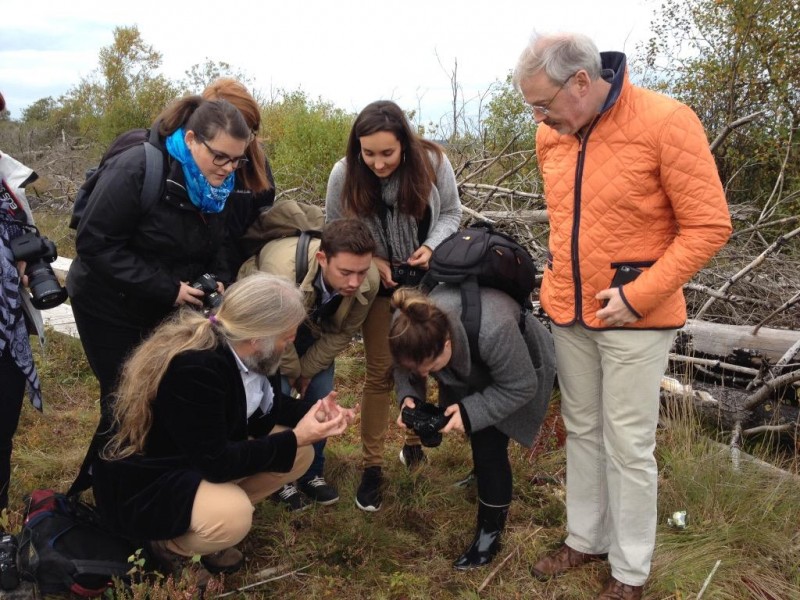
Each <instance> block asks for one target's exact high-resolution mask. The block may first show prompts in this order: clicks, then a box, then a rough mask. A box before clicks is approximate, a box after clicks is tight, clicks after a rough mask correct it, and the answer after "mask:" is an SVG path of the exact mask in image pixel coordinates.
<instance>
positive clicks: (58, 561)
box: [17, 490, 137, 597]
mask: <svg viewBox="0 0 800 600" xmlns="http://www.w3.org/2000/svg"><path fill="white" fill-rule="evenodd" d="M136 549H137V546H136V545H135V544H134V543H132V542H130V541H129V540H127V539H125V538H122V537H119V536H117V535H116V534H114V533H112V532H111V531H109V530H108V528H106V527H105V526H104V525H103V522H102V520H101V519H100V517H99V515H98V514H97V513H96V512H95V510H94V508H93V507H91V506H89V505H88V504H85V503H84V502H81V501H80V500H78V497H77V496H65V495H63V494H58V493H56V492H54V491H53V490H36V491H34V492H33V493H32V494H31V495H30V497H29V499H28V508H27V511H26V516H25V523H24V525H23V527H22V532H21V533H20V535H19V550H18V553H17V568H18V569H19V574H20V577H22V579H25V580H27V581H33V582H35V583H36V584H37V585H38V587H39V591H40V592H41V593H42V595H44V594H64V593H68V592H72V593H74V594H77V595H79V596H85V597H94V596H99V595H101V594H103V592H104V591H105V590H106V589H107V588H108V587H109V586H111V585H112V583H113V579H114V578H117V579H119V580H121V581H122V582H123V583H126V584H127V583H129V580H130V578H129V575H128V572H129V571H130V570H131V569H132V567H133V564H132V563H131V562H129V557H131V556H132V555H134V553H135V552H136Z"/></svg>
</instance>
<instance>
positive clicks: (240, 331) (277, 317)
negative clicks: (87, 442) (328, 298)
mask: <svg viewBox="0 0 800 600" xmlns="http://www.w3.org/2000/svg"><path fill="white" fill-rule="evenodd" d="M305 316H306V311H305V308H304V307H303V298H302V294H301V293H300V291H299V290H298V289H297V287H296V286H295V285H294V283H292V282H290V281H289V280H288V279H284V278H282V277H276V276H274V275H268V274H267V273H263V272H260V271H259V272H256V273H254V274H252V275H250V276H248V277H245V278H243V279H241V280H239V281H237V282H236V283H234V284H232V285H231V286H230V287H229V288H228V289H227V290H226V291H225V294H224V295H223V297H222V304H220V307H219V309H218V310H217V312H216V314H213V315H211V316H209V317H206V316H204V315H203V314H202V313H200V312H198V311H197V310H195V309H193V308H189V307H184V308H181V309H180V310H179V311H178V312H177V313H176V314H175V315H173V316H172V317H171V318H170V319H169V320H167V321H165V322H164V323H162V324H161V325H159V326H158V327H157V328H156V329H155V331H153V333H152V334H151V335H150V337H148V338H147V339H146V340H145V341H144V342H142V343H141V344H140V345H139V347H138V348H136V350H135V351H134V353H133V354H132V355H131V356H130V358H129V359H128V360H127V362H126V363H125V365H124V367H123V370H122V375H121V377H120V383H119V387H118V388H117V391H116V402H115V404H114V419H115V421H116V425H117V428H116V433H115V434H114V436H113V437H112V438H111V440H110V442H109V443H108V446H106V449H105V451H104V456H105V457H106V458H110V459H115V458H124V457H126V456H131V455H132V454H136V453H139V452H142V451H143V450H144V445H145V440H146V438H147V434H148V432H149V431H150V427H151V426H152V424H153V407H152V405H153V401H154V400H155V399H156V396H157V395H158V388H159V386H160V385H161V380H162V379H163V378H164V374H165V373H166V371H167V369H168V368H169V365H170V363H171V362H172V359H173V358H175V357H176V356H177V355H179V354H181V353H183V352H187V351H189V350H211V349H213V348H216V347H217V346H218V345H219V344H221V343H228V344H230V345H235V344H237V343H239V342H244V341H247V340H252V339H266V340H267V341H268V342H269V341H272V342H273V343H274V341H275V340H276V339H277V338H278V337H279V336H280V335H282V334H284V333H286V332H287V331H290V330H293V329H295V328H296V327H297V326H298V325H299V324H300V323H301V322H302V321H303V319H304V318H305Z"/></svg>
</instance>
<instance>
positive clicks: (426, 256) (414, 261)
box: [406, 246, 433, 269]
mask: <svg viewBox="0 0 800 600" xmlns="http://www.w3.org/2000/svg"><path fill="white" fill-rule="evenodd" d="M432 254H433V250H431V249H430V248H428V247H427V246H420V247H419V248H417V249H416V250H414V254H412V255H411V256H409V257H408V260H407V261H406V262H407V263H408V264H409V265H410V266H412V267H421V268H423V269H427V268H428V262H429V261H430V259H431V255H432Z"/></svg>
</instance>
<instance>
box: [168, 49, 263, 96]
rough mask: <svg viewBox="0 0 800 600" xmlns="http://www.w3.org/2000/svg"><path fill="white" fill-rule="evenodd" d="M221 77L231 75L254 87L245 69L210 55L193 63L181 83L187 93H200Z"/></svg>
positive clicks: (249, 86)
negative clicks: (216, 59) (236, 67)
mask: <svg viewBox="0 0 800 600" xmlns="http://www.w3.org/2000/svg"><path fill="white" fill-rule="evenodd" d="M220 77H230V78H232V79H236V80H238V81H240V82H242V83H243V84H244V85H246V86H247V87H248V88H252V87H253V82H252V81H251V79H250V77H248V76H247V75H246V74H245V73H244V71H242V70H240V69H235V68H234V67H233V66H231V64H230V63H227V62H225V61H213V60H211V59H210V58H208V57H206V60H205V62H203V63H198V64H195V65H192V66H191V67H190V68H189V69H188V70H187V71H186V77H185V78H184V80H183V81H182V83H181V85H182V87H183V91H184V93H185V94H200V93H202V92H203V90H204V89H205V88H206V87H207V86H208V84H210V83H211V82H212V81H214V80H215V79H219V78H220Z"/></svg>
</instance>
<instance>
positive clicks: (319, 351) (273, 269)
mask: <svg viewBox="0 0 800 600" xmlns="http://www.w3.org/2000/svg"><path fill="white" fill-rule="evenodd" d="M298 239H299V238H297V237H287V238H281V239H279V240H273V241H271V242H269V243H267V244H265V245H264V247H263V248H262V249H261V252H260V253H259V255H258V257H252V258H250V259H249V260H247V261H246V262H245V264H244V265H243V266H242V269H241V270H240V271H239V277H240V278H241V277H244V276H246V275H249V274H250V273H253V272H255V271H256V270H261V271H264V272H265V273H272V274H273V275H280V276H281V277H285V278H287V279H289V280H290V281H295V252H296V250H297V241H298ZM319 244H320V241H319V239H312V240H311V241H310V243H309V245H308V273H306V276H305V278H304V279H303V281H302V282H301V283H300V291H302V292H303V303H304V304H305V307H306V311H307V313H310V312H311V311H312V310H313V309H314V304H315V302H316V296H317V291H316V289H315V288H314V279H315V278H316V277H317V272H318V270H319V268H320V266H319V263H318V262H317V256H316V254H317V250H319ZM256 261H257V264H258V267H256ZM378 282H379V276H378V269H377V268H376V267H375V265H374V263H373V264H372V265H371V266H370V268H369V272H368V273H367V277H366V279H364V283H362V284H361V287H360V288H359V289H358V292H356V294H355V295H354V296H349V297H345V298H342V303H341V305H340V306H339V308H338V310H337V311H336V313H334V315H333V318H332V319H331V320H330V321H329V322H328V323H326V324H325V325H324V327H323V328H319V327H316V326H313V325H312V326H311V330H312V333H313V335H314V337H315V338H316V342H314V345H313V346H311V348H309V349H308V351H306V353H305V354H304V355H303V356H302V357H298V356H297V351H296V350H295V347H294V345H293V344H290V345H289V346H287V348H286V352H285V353H284V355H283V357H282V359H281V374H282V375H285V376H287V377H288V378H289V379H295V378H297V377H299V376H301V375H302V376H303V377H307V378H309V379H310V378H311V377H313V376H314V375H316V374H317V373H319V372H320V371H322V370H324V369H327V368H328V367H329V366H330V365H331V364H332V363H333V361H334V360H335V359H336V357H337V356H338V355H339V354H340V353H341V352H342V351H343V350H344V349H345V348H347V345H348V344H349V343H350V341H351V340H352V339H353V336H354V335H355V334H356V333H357V332H358V330H359V329H360V328H361V324H362V323H363V322H364V319H366V318H367V312H368V311H369V308H370V305H371V304H372V301H373V300H374V299H375V295H376V294H377V293H378Z"/></svg>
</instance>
